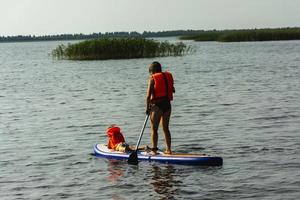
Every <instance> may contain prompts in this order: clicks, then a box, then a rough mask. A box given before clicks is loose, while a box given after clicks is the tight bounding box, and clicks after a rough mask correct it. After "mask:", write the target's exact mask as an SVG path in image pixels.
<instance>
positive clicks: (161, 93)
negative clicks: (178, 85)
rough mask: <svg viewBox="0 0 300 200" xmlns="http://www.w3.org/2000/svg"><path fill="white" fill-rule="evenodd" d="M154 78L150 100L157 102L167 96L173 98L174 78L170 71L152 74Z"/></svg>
mask: <svg viewBox="0 0 300 200" xmlns="http://www.w3.org/2000/svg"><path fill="white" fill-rule="evenodd" d="M152 78H153V80H154V91H153V93H152V95H151V102H158V101H160V100H162V99H165V98H168V99H169V100H170V101H172V100H173V91H174V80H173V76H172V74H171V73H170V72H159V73H155V74H153V75H152Z"/></svg>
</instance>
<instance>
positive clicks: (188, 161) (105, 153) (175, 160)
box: [94, 144, 223, 166]
mask: <svg viewBox="0 0 300 200" xmlns="http://www.w3.org/2000/svg"><path fill="white" fill-rule="evenodd" d="M94 152H95V155H96V156H98V157H105V158H108V159H117V160H127V159H128V158H129V155H130V154H131V152H127V153H123V152H120V151H115V150H112V149H108V148H107V145H104V144H95V145H94ZM137 155H138V160H141V161H142V160H144V161H155V162H161V163H171V164H183V165H206V166H220V165H222V164H223V159H222V158H221V157H215V156H209V155H206V154H171V155H169V154H164V153H163V152H161V151H158V154H157V155H150V154H149V152H147V151H143V150H138V152H137Z"/></svg>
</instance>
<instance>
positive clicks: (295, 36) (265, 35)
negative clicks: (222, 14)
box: [179, 28, 300, 42]
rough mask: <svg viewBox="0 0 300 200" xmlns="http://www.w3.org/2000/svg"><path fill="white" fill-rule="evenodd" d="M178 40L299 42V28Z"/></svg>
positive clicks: (211, 33)
mask: <svg viewBox="0 0 300 200" xmlns="http://www.w3.org/2000/svg"><path fill="white" fill-rule="evenodd" d="M179 39H181V40H194V41H217V42H251V41H277V40H300V28H280V29H244V30H222V31H216V30H215V31H203V32H201V33H197V34H190V35H184V36H181V37H179Z"/></svg>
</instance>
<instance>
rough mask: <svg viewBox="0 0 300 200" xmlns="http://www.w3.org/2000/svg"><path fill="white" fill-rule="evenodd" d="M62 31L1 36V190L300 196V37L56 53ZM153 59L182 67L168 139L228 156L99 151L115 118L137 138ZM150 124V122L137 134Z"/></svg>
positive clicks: (77, 195)
mask: <svg viewBox="0 0 300 200" xmlns="http://www.w3.org/2000/svg"><path fill="white" fill-rule="evenodd" d="M172 40H174V39H172ZM61 43H64V42H36V43H1V44H0V199H1V200H9V199H66V198H67V199H272V200H281V199H291V200H292V199H299V198H300V191H299V185H300V170H299V169H300V54H299V52H300V41H279V42H253V43H215V42H208V43H195V42H187V43H188V44H190V45H192V46H193V47H194V49H195V50H196V52H195V53H192V54H190V55H186V56H184V57H167V58H157V59H132V60H109V61H57V60H53V59H52V57H51V56H50V55H49V53H50V52H51V50H52V49H53V48H55V47H56V46H57V45H58V44H61ZM153 60H158V61H160V62H161V63H162V64H163V67H164V69H167V70H170V71H171V72H173V75H174V78H175V84H176V94H175V100H174V102H173V114H172V119H171V132H172V139H173V143H172V146H173V150H174V151H175V152H178V153H187V152H188V153H208V154H212V155H219V156H222V157H223V158H224V165H223V166H222V167H192V166H180V165H167V164H156V163H148V162H140V164H139V166H129V165H127V163H126V162H120V161H119V162H117V161H109V160H106V159H101V158H96V157H94V156H93V155H92V147H93V145H94V144H95V143H103V142H106V136H105V128H106V127H107V126H108V125H110V124H112V123H116V124H118V125H119V126H120V127H121V128H122V130H123V132H124V134H125V135H126V139H127V141H128V142H129V143H132V144H135V142H136V140H137V138H138V135H139V131H140V129H141V126H142V124H143V120H144V117H145V116H144V98H145V91H146V86H147V81H146V80H147V78H148V74H147V71H148V69H147V67H146V66H147V65H148V64H149V63H150V62H152V61H153ZM149 134H150V133H149V125H148V127H147V129H146V131H145V134H144V138H143V141H142V144H149ZM159 136H160V139H159V145H160V147H161V148H164V146H163V137H162V134H160V135H159Z"/></svg>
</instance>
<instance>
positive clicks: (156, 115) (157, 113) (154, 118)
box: [150, 106, 162, 149]
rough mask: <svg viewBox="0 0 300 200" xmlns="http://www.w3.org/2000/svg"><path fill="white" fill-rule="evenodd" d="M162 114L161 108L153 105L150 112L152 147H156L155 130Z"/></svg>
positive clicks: (156, 137)
mask: <svg viewBox="0 0 300 200" xmlns="http://www.w3.org/2000/svg"><path fill="white" fill-rule="evenodd" d="M161 116H162V112H161V110H160V109H159V108H158V107H157V106H153V107H152V109H151V113H150V119H151V145H152V148H154V149H155V148H157V141H158V134H157V130H158V127H159V122H160V119H161Z"/></svg>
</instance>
